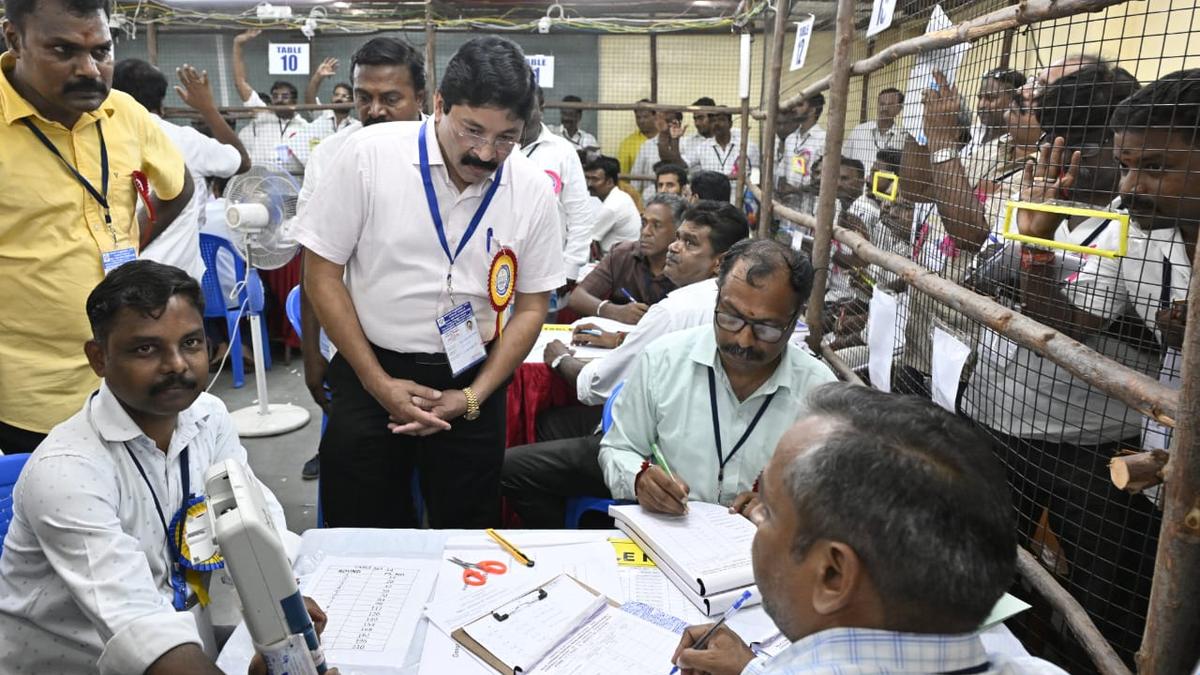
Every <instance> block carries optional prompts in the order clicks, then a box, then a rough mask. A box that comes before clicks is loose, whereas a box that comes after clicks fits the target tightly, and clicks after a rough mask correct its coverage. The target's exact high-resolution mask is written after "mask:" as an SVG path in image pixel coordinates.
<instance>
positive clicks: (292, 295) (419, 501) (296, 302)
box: [284, 285, 425, 527]
mask: <svg viewBox="0 0 1200 675" xmlns="http://www.w3.org/2000/svg"><path fill="white" fill-rule="evenodd" d="M284 309H285V310H286V311H287V318H288V322H289V323H291V324H292V330H294V331H296V337H300V338H303V337H304V331H302V330H301V329H300V286H299V285H297V286H292V290H290V291H288V294H287V301H286V302H285V303H284ZM328 424H329V415H326V414H324V413H322V414H321V435H322V436H324V435H325V427H326V426H328ZM420 479H421V476H420V474H418V473H417V472H416V471H415V470H414V471H413V477H412V493H413V507H414V508H415V509H416V511H417V523H418V524H419V523H421V522H422V521H424V520H425V500H424V499H423V498H422V497H421V480H420ZM324 526H325V512H324V510H323V509H322V508H321V479H320V477H318V478H317V527H324Z"/></svg>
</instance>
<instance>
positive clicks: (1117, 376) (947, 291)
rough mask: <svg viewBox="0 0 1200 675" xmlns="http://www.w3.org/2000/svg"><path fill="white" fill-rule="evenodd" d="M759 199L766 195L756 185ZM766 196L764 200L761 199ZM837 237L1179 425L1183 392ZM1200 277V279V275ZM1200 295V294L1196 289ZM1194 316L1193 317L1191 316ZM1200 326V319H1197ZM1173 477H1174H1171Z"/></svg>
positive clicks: (806, 219)
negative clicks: (1181, 394)
mask: <svg viewBox="0 0 1200 675" xmlns="http://www.w3.org/2000/svg"><path fill="white" fill-rule="evenodd" d="M750 191H751V192H753V193H754V194H755V196H760V195H762V194H763V192H762V190H760V189H759V188H758V186H756V185H753V184H751V186H750ZM760 198H761V197H760ZM775 210H776V211H777V212H779V215H780V216H782V217H784V218H787V219H788V220H791V221H794V222H798V223H800V224H802V225H807V224H810V223H813V222H814V220H813V218H812V216H808V215H805V214H802V213H800V212H798V211H794V210H792V209H789V208H787V207H786V206H783V205H782V204H776V205H775ZM833 236H834V238H835V239H837V240H838V241H840V242H841V243H843V244H845V245H847V246H849V247H850V249H851V250H852V251H853V252H854V255H856V256H858V257H859V258H861V259H862V260H865V261H866V262H867V263H872V264H876V265H879V266H880V267H882V268H884V269H886V270H888V271H890V272H894V273H896V274H897V275H899V276H900V277H901V278H902V279H904V281H905V282H906V283H907V284H908V285H909V286H910V287H912V288H915V289H917V290H919V291H921V292H923V293H925V294H927V295H929V296H931V297H933V298H934V299H935V300H937V301H938V302H941V303H943V304H945V305H947V306H949V307H951V308H952V309H955V310H957V311H959V312H961V313H962V314H963V315H964V316H967V317H969V318H971V319H973V320H975V321H978V322H979V323H981V324H983V325H985V326H987V327H989V328H991V329H992V330H995V331H996V332H997V333H1000V334H1001V335H1003V336H1005V337H1007V338H1009V339H1011V340H1013V341H1015V342H1016V343H1018V344H1020V345H1022V346H1024V347H1028V348H1030V349H1032V350H1034V351H1036V352H1037V353H1038V354H1041V355H1042V356H1045V357H1046V358H1048V359H1050V360H1051V361H1053V362H1054V363H1056V364H1058V365H1060V366H1062V367H1063V368H1065V369H1066V370H1068V371H1069V372H1071V373H1072V374H1074V375H1076V376H1077V377H1079V378H1081V379H1083V380H1084V381H1085V382H1088V383H1090V384H1091V385H1092V386H1094V387H1096V388H1097V389H1099V390H1100V391H1103V392H1104V393H1105V394H1108V395H1109V396H1112V397H1114V398H1118V399H1120V400H1122V401H1124V402H1125V403H1126V404H1127V405H1129V406H1131V407H1133V408H1135V409H1137V410H1138V411H1139V412H1141V413H1142V414H1144V415H1147V416H1149V417H1152V418H1154V419H1156V420H1158V421H1159V422H1162V423H1163V424H1166V425H1168V426H1174V425H1175V419H1176V413H1177V411H1178V410H1179V400H1180V399H1179V392H1176V391H1175V390H1173V389H1171V388H1169V387H1166V386H1164V385H1163V384H1162V383H1161V382H1159V381H1158V380H1157V379H1155V378H1151V377H1148V376H1146V375H1144V374H1142V373H1139V372H1137V371H1135V370H1133V369H1132V368H1128V367H1126V366H1124V365H1121V364H1120V363H1117V362H1115V361H1113V360H1112V359H1109V358H1107V357H1105V356H1103V355H1101V354H1099V353H1098V352H1096V351H1094V350H1093V349H1091V348H1089V347H1087V346H1085V345H1083V344H1082V343H1080V342H1077V341H1076V340H1073V339H1071V338H1069V337H1067V336H1066V335H1063V334H1062V333H1059V332H1058V331H1056V330H1054V329H1053V328H1050V327H1048V326H1045V325H1043V324H1041V323H1038V322H1037V321H1035V320H1033V319H1031V318H1029V317H1027V316H1025V315H1024V314H1019V313H1017V312H1014V311H1013V310H1011V309H1009V308H1007V307H1005V306H1003V305H1001V304H999V303H997V302H996V301H994V300H992V299H991V298H988V297H985V296H982V295H979V294H978V293H975V292H974V291H971V290H968V289H966V288H964V287H962V286H959V285H958V284H956V283H954V282H952V281H949V280H947V279H943V278H941V277H939V276H938V275H937V274H934V273H933V272H931V271H929V270H928V269H926V268H924V267H922V266H920V265H918V264H917V263H915V262H913V261H911V260H909V259H908V258H905V257H904V256H901V255H897V254H895V253H889V252H887V251H883V250H881V249H879V248H876V247H875V246H873V245H872V244H871V242H869V241H867V240H866V239H865V238H863V237H862V236H861V235H859V234H858V233H857V232H854V231H852V230H848V229H846V228H843V227H839V226H837V225H834V227H833ZM1197 279H1200V275H1197ZM1197 293H1200V290H1197ZM1189 318H1190V317H1189ZM1197 322H1198V323H1200V319H1197ZM1168 478H1169V477H1168Z"/></svg>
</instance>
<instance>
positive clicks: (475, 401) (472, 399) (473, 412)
mask: <svg viewBox="0 0 1200 675" xmlns="http://www.w3.org/2000/svg"><path fill="white" fill-rule="evenodd" d="M462 393H463V396H465V397H466V398H467V412H466V414H464V415H463V419H465V420H467V421H468V422H473V421H475V420H477V419H479V398H478V397H477V396H475V390H474V389H471V388H470V387H463V390H462Z"/></svg>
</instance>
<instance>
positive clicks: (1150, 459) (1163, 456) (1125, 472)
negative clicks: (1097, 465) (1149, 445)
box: [1108, 449, 1170, 494]
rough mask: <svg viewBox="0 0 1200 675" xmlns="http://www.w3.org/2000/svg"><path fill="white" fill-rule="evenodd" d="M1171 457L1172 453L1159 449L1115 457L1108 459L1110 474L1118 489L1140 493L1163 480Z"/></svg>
mask: <svg viewBox="0 0 1200 675" xmlns="http://www.w3.org/2000/svg"><path fill="white" fill-rule="evenodd" d="M1169 459H1170V453H1168V452H1167V451H1166V450H1158V449H1155V450H1148V451H1146V452H1136V453H1133V454H1130V455H1121V456H1119V457H1113V458H1112V459H1111V460H1109V461H1108V476H1109V478H1111V479H1112V484H1113V485H1115V486H1116V488H1117V489H1118V490H1124V491H1125V492H1128V493H1130V494H1138V493H1139V492H1142V491H1143V490H1145V489H1146V488H1149V487H1153V486H1155V485H1159V484H1161V483H1162V482H1163V473H1164V469H1165V468H1166V466H1167V461H1168V460H1169Z"/></svg>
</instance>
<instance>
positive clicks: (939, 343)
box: [931, 326, 971, 412]
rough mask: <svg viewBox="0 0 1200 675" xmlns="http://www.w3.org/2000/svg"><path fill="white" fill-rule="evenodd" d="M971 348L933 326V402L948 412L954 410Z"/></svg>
mask: <svg viewBox="0 0 1200 675" xmlns="http://www.w3.org/2000/svg"><path fill="white" fill-rule="evenodd" d="M970 357H971V348H970V347H968V346H967V345H965V344H963V343H962V341H961V340H959V339H958V338H956V337H954V336H953V335H951V334H950V333H947V332H946V331H944V330H942V329H941V328H939V327H937V326H934V328H933V364H932V365H933V372H932V373H931V375H932V377H933V402H934V403H936V404H938V405H940V406H942V407H943V408H945V409H946V410H949V411H950V412H955V410H954V401H955V399H956V398H958V383H959V380H960V378H961V377H962V371H963V368H964V367H965V366H966V365H967V359H968V358H970Z"/></svg>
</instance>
